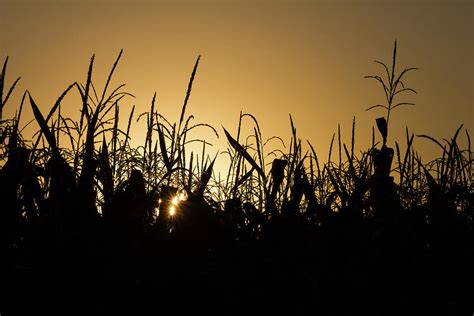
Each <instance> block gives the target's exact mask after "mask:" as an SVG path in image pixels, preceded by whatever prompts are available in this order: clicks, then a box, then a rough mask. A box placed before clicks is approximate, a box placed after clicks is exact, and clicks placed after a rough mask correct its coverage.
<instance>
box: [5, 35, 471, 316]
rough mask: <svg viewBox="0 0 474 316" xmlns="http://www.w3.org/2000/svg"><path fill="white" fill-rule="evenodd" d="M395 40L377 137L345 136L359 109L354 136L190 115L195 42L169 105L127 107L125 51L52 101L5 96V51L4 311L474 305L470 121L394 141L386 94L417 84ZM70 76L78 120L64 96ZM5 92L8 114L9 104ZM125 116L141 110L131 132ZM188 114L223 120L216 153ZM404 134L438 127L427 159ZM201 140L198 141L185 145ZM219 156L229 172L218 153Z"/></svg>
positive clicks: (365, 309) (340, 311)
mask: <svg viewBox="0 0 474 316" xmlns="http://www.w3.org/2000/svg"><path fill="white" fill-rule="evenodd" d="M396 53H397V46H396V43H395V46H394V50H393V61H392V65H386V64H385V63H382V62H379V61H376V63H378V64H380V65H381V66H382V68H383V69H384V75H383V76H378V75H374V76H367V78H369V79H371V80H375V81H376V82H377V83H378V84H379V85H380V86H381V87H382V89H383V90H384V93H385V96H386V100H385V102H384V104H378V105H375V106H373V107H371V108H369V109H368V110H371V109H372V108H383V109H384V110H385V111H386V116H385V117H380V118H377V119H376V121H375V123H376V127H377V130H375V129H374V130H373V137H372V146H371V147H370V148H367V149H366V150H365V151H361V152H356V151H355V148H354V147H355V146H354V144H355V138H356V121H355V119H354V121H353V125H352V141H351V143H350V144H343V143H341V132H340V129H338V131H337V133H335V134H334V135H333V138H332V141H331V146H330V150H329V153H327V154H326V153H324V154H321V153H318V152H316V150H315V149H314V146H313V144H312V143H311V142H302V141H301V139H300V138H299V135H298V133H297V128H296V126H294V124H293V120H292V117H291V116H290V117H289V124H290V127H291V131H292V135H291V141H290V143H289V144H285V143H284V142H283V140H282V139H281V138H279V137H271V138H269V139H264V138H263V137H262V132H261V130H260V126H259V123H258V120H257V118H256V117H254V116H253V115H252V114H250V113H241V114H240V117H239V119H238V122H237V133H236V134H231V133H230V132H229V131H228V130H227V129H229V130H230V127H227V129H226V128H223V129H222V130H220V129H217V128H215V127H213V126H211V125H209V124H207V123H195V122H194V116H193V115H191V114H189V110H188V101H189V100H190V97H191V91H192V86H193V82H194V80H195V77H196V73H197V71H198V66H199V62H200V57H198V58H197V60H196V63H195V65H194V68H193V70H192V73H191V76H190V80H189V83H188V88H187V92H186V95H185V99H184V103H183V106H182V109H181V114H180V117H179V121H177V122H172V121H170V120H168V119H167V118H165V117H164V116H163V115H161V114H160V113H159V111H158V110H157V108H158V106H157V104H156V103H157V102H156V94H155V96H154V97H153V99H152V100H151V104H150V105H149V111H147V112H145V113H141V114H139V113H135V106H134V107H133V108H131V109H126V113H123V112H124V108H123V107H121V106H120V105H121V104H122V103H123V102H124V101H125V100H127V98H131V97H133V95H132V94H131V93H130V92H127V91H125V90H124V85H119V86H117V87H112V86H110V83H111V82H112V78H113V75H114V72H115V71H116V68H117V67H118V66H119V62H120V59H121V56H122V52H120V54H119V55H118V57H117V59H116V61H115V63H114V64H113V66H112V68H111V71H110V73H109V75H108V78H107V81H106V82H105V85H104V89H103V91H97V90H96V88H95V86H97V84H94V83H93V74H94V56H92V58H91V60H90V66H89V69H88V71H87V73H85V81H84V82H74V83H72V84H71V85H69V86H68V87H67V89H66V90H65V91H64V92H63V93H62V94H61V95H60V96H59V97H58V99H57V101H56V102H55V104H54V105H53V106H52V107H51V108H50V110H49V112H47V113H42V112H41V111H40V109H39V106H38V105H37V104H36V102H35V99H34V96H33V95H32V94H30V92H29V91H28V90H26V91H25V92H23V95H22V98H21V103H20V104H18V105H15V104H11V103H10V102H8V101H9V99H10V97H11V96H12V95H13V94H15V93H18V91H17V90H15V87H16V85H17V83H18V82H19V80H20V78H18V79H17V80H15V81H14V82H13V84H12V85H11V86H10V87H8V86H7V85H6V77H7V65H8V58H7V59H6V60H5V62H4V64H3V69H2V72H1V76H0V120H1V126H0V166H1V170H0V179H1V182H0V183H1V184H0V186H1V190H0V194H1V195H0V198H1V203H2V204H1V211H0V230H1V232H2V235H1V236H2V239H1V240H2V243H1V251H2V272H3V273H4V277H5V280H6V281H5V283H4V286H5V288H8V289H9V290H8V292H9V293H10V294H8V295H7V296H4V297H3V298H2V301H1V302H0V313H2V315H3V313H5V315H9V314H24V313H27V312H28V311H30V310H31V311H33V310H35V311H38V310H41V311H45V312H48V313H62V311H64V310H66V311H74V312H76V311H77V312H78V313H87V314H89V313H111V312H115V311H121V312H123V310H126V311H127V312H130V313H133V314H137V313H138V314H141V313H144V312H145V311H146V310H155V311H156V312H160V311H163V310H172V311H182V310H184V309H186V308H190V306H201V305H199V304H202V303H203V302H207V303H206V304H205V306H201V308H202V310H203V311H215V312H219V313H221V312H222V313H224V314H242V313H247V312H251V313H257V312H260V313H261V312H264V313H269V312H270V311H273V312H275V311H277V312H278V311H279V312H281V311H283V310H284V311H287V312H288V313H291V314H306V313H309V312H311V313H313V314H314V313H316V314H317V313H318V312H319V313H320V314H327V315H352V314H358V313H365V314H368V315H387V314H394V315H395V314H396V315H399V314H412V313H416V312H418V313H421V314H428V313H433V312H436V313H441V314H444V315H458V314H461V313H462V312H465V311H467V312H469V313H472V312H473V311H474V305H472V299H469V292H471V291H469V290H467V289H469V288H472V284H473V283H472V282H473V281H474V279H473V272H472V266H473V263H474V262H473V255H474V252H473V249H474V247H473V241H474V234H473V228H474V226H473V225H474V219H473V216H474V212H473V210H474V208H473V205H474V173H473V171H474V170H473V167H474V166H473V152H472V149H471V141H470V135H469V132H468V131H467V130H466V129H464V128H463V126H462V125H461V126H460V127H459V128H458V129H457V130H456V131H455V132H454V134H453V136H452V137H451V138H449V139H444V140H437V139H434V138H432V137H430V136H428V135H414V134H411V133H410V132H409V130H408V129H407V130H406V139H405V140H403V141H402V142H401V143H398V142H395V145H396V146H395V148H390V147H388V145H387V139H388V131H389V123H390V122H391V121H390V115H391V113H392V111H394V110H395V109H396V108H398V107H400V106H406V105H409V106H411V105H413V103H407V102H399V103H397V101H396V99H397V97H398V94H399V93H408V94H410V93H416V91H415V90H414V89H412V88H409V87H405V86H404V84H403V81H402V79H403V78H404V76H406V75H407V73H409V72H411V71H414V70H416V68H405V69H404V70H402V71H401V72H398V73H397V68H396ZM8 74H9V73H8ZM75 92H78V96H79V98H78V100H77V103H78V104H79V107H80V109H81V112H80V113H81V114H80V118H79V119H78V120H74V119H72V118H69V117H65V116H63V115H62V114H61V107H62V101H63V99H64V98H65V96H67V95H69V94H73V93H75ZM5 107H17V111H16V115H15V116H14V117H12V118H5V117H2V115H1V113H2V110H3V109H4V108H5ZM415 110H416V109H415ZM26 111H31V112H32V113H33V115H34V122H31V124H36V126H37V132H36V133H35V134H34V135H33V137H32V138H31V139H25V138H24V137H23V136H22V126H20V120H21V117H22V114H23V113H24V112H26ZM124 118H126V119H125V120H124ZM392 119H393V118H392ZM133 124H142V125H144V126H145V128H146V136H145V139H143V140H139V141H140V142H141V144H142V145H140V146H136V147H133V146H132V145H131V133H130V130H131V127H132V125H133ZM244 124H250V127H251V128H253V134H250V135H245V134H244V133H243V132H242V130H244V128H243V125H244ZM197 129H205V130H207V131H208V132H209V133H211V134H215V135H217V136H222V137H225V139H226V140H227V143H228V146H227V148H226V149H224V150H222V151H221V152H220V153H219V154H217V155H215V156H210V155H209V154H208V151H209V148H210V146H212V144H210V143H209V142H208V140H202V139H198V138H195V137H194V136H193V132H194V131H195V130H197ZM245 130H247V129H245ZM462 137H464V138H465V139H466V142H465V143H467V148H460V146H459V143H460V141H459V139H460V138H462ZM415 138H419V139H420V140H422V141H427V142H433V143H435V144H436V146H437V147H438V149H439V150H438V152H439V156H438V157H439V158H436V159H434V160H432V161H422V159H421V158H420V156H419V155H418V153H417V151H416V149H415V148H413V141H414V139H415ZM378 139H381V140H380V141H379V140H378ZM59 144H61V146H60V145H59ZM196 144H200V146H202V150H200V151H195V150H194V151H193V150H190V147H191V146H193V148H195V145H196ZM270 144H272V145H273V146H272V147H271V150H269V149H268V148H269V147H270ZM274 144H279V145H278V146H279V147H278V149H275V146H274ZM402 148H404V150H402ZM224 156H225V159H227V161H229V164H228V170H227V173H226V174H224V175H222V174H219V173H217V172H216V170H214V164H215V161H216V160H219V159H224ZM180 303H181V304H180ZM182 303H187V304H182ZM183 305H187V307H185V306H183ZM66 313H68V312H66Z"/></svg>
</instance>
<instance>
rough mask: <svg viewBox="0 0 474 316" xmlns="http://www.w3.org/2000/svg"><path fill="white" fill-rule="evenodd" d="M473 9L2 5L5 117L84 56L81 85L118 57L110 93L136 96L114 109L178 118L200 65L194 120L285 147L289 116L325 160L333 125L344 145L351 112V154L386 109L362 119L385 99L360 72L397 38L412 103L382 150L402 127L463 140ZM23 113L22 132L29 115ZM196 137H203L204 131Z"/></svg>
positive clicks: (306, 4)
mask: <svg viewBox="0 0 474 316" xmlns="http://www.w3.org/2000/svg"><path fill="white" fill-rule="evenodd" d="M473 7H474V5H473V2H472V1H453V0H443V1H439V0H438V1H395V0H393V1H388V0H378V1H376V0H366V1H357V0H356V1H348V0H347V1H343V0H336V1H317V0H315V1H310V0H308V1H289V0H288V1H250V0H248V1H237V0H236V1H231V0H227V1H198V0H195V1H151V0H150V1H144V0H135V1H112V0H109V1H105V0H103V1H73V0H70V1H67V0H63V1H59V0H56V1H43V0H30V1H26V0H23V1H10V0H8V1H6V0H0V58H1V60H2V61H3V60H4V58H5V57H6V56H7V55H8V56H10V63H9V71H8V74H7V75H8V78H7V82H8V83H11V82H12V80H14V77H17V76H22V80H21V81H20V83H19V85H18V89H17V91H16V93H15V95H14V97H13V99H12V100H11V101H10V103H9V104H7V106H6V108H5V109H4V116H7V117H8V116H12V115H13V113H14V111H15V110H16V109H17V107H18V104H19V98H20V96H21V94H22V92H23V91H24V90H25V89H29V91H30V92H31V94H32V95H33V97H34V98H35V100H36V101H37V103H38V105H39V106H40V108H41V110H42V111H43V112H46V111H48V110H49V108H50V107H51V106H52V105H53V104H54V101H55V100H56V98H57V97H58V96H59V95H60V94H61V92H62V91H63V90H64V89H65V88H66V87H67V86H68V85H69V84H70V83H72V82H74V81H80V82H84V81H85V78H86V74H87V67H88V63H89V60H90V57H91V55H92V54H96V60H95V72H94V76H93V80H94V82H95V83H96V85H97V86H98V87H99V88H100V87H102V86H103V84H104V82H105V76H106V75H107V72H108V71H109V69H110V67H111V65H112V63H113V61H114V60H115V58H116V56H117V54H118V52H119V51H120V49H122V48H123V49H124V55H123V56H122V60H121V63H120V65H119V67H118V69H117V72H116V76H115V78H114V80H113V86H117V85H118V84H121V83H126V84H127V88H126V90H127V91H129V92H131V93H133V94H134V95H136V99H129V100H128V101H125V102H123V103H122V105H121V111H122V112H126V113H128V112H129V109H130V108H131V106H132V105H133V104H136V106H137V110H136V113H140V112H144V111H145V110H147V109H148V108H149V105H150V101H151V98H152V96H153V93H154V92H155V91H156V92H157V100H158V110H159V111H160V112H161V113H163V114H164V115H165V116H166V117H168V119H170V120H172V121H178V120H179V114H180V109H181V105H182V103H183V100H184V96H185V92H186V87H187V83H188V79H189V75H190V73H191V70H192V67H193V65H194V62H195V60H196V58H197V56H198V55H202V59H201V63H200V66H199V69H198V74H197V77H196V80H195V84H194V87H193V92H192V95H191V99H190V103H189V106H188V109H189V111H190V113H193V114H194V115H195V117H196V122H206V123H209V124H211V125H213V126H215V127H216V128H218V130H219V132H222V129H221V125H223V126H225V127H226V128H227V129H228V130H229V131H230V132H231V133H235V132H236V128H237V119H238V116H239V112H240V111H241V110H242V111H244V112H249V113H252V114H254V115H255V116H256V117H257V119H258V120H259V123H260V126H261V128H262V132H263V136H264V137H270V136H273V135H277V136H281V137H283V138H284V139H285V140H286V141H288V140H289V138H290V135H291V133H290V124H289V116H288V114H289V113H291V114H292V116H293V119H294V121H295V124H296V127H297V129H298V133H299V137H301V138H302V139H303V140H306V139H308V140H310V141H311V142H312V143H313V144H314V146H315V148H316V150H317V152H318V153H319V154H320V155H322V156H323V159H325V157H326V156H327V151H328V148H329V142H330V140H331V136H332V134H333V133H334V132H335V131H337V124H338V123H340V124H341V129H342V132H343V140H344V141H346V142H349V141H350V130H351V122H352V117H353V116H356V120H357V127H356V130H357V134H356V135H357V137H356V149H357V150H364V149H366V148H367V146H368V145H369V143H370V140H371V130H372V126H373V125H374V122H375V118H376V117H379V116H382V115H383V114H384V113H382V112H380V111H379V112H377V111H370V112H365V111H364V109H365V108H367V107H368V106H370V105H373V104H376V103H381V102H383V101H384V99H383V94H382V92H381V90H380V88H379V86H377V85H376V83H375V82H372V81H370V80H367V79H363V76H364V75H368V74H375V73H377V74H383V72H382V70H383V69H382V68H381V67H379V66H378V65H377V64H375V63H373V60H374V59H378V60H382V61H385V62H387V63H390V61H391V53H392V48H393V42H394V40H395V39H397V40H398V53H399V54H398V57H399V59H398V62H399V65H400V66H401V67H405V66H416V67H419V68H420V70H419V71H417V72H413V73H410V74H409V75H408V77H407V80H406V82H405V83H406V84H408V85H409V86H410V87H413V88H414V89H416V90H417V91H418V95H407V98H404V99H403V100H405V101H413V102H415V103H416V105H415V106H414V107H405V108H400V109H399V110H397V111H395V113H394V114H393V116H392V117H391V127H390V129H391V130H390V133H391V135H390V140H389V143H390V144H391V145H393V141H394V140H398V141H399V142H401V143H403V144H404V139H405V137H404V133H405V126H408V127H409V129H410V131H412V132H414V133H415V134H429V135H431V136H433V137H436V138H442V137H445V138H448V137H451V136H452V135H453V133H454V131H455V130H456V128H457V127H458V126H459V125H460V124H461V123H464V125H465V126H466V127H467V128H468V129H469V131H471V133H472V127H473V118H474V113H473V112H474V110H473V91H474V89H473V88H474V85H473V73H474V61H473V57H474V49H473V47H474V36H473V35H474V22H473V21H474V16H473V15H474V14H473V11H474V9H473ZM399 69H400V68H399ZM79 104H80V98H79V96H78V95H77V92H74V93H72V94H71V96H70V97H69V98H67V99H66V100H65V105H64V108H63V113H64V112H67V111H70V113H71V115H78V113H79V109H80V105H79ZM26 109H28V111H27V112H25V119H24V121H22V122H23V123H26V122H27V121H28V118H31V117H32V116H31V110H30V109H29V108H28V107H27V108H26ZM122 124H125V119H122ZM247 124H248V126H251V124H250V121H247ZM141 126H143V125H141ZM203 131H204V130H203ZM135 132H136V133H137V135H139V133H140V131H139V129H138V127H137V129H136V130H135ZM195 137H206V138H208V139H209V140H211V141H212V140H213V138H212V133H209V132H207V131H205V133H203V134H200V133H196V134H195ZM223 138H224V135H223V133H222V135H221V139H223ZM217 143H218V142H216V144H217ZM415 146H416V148H418V150H419V151H420V152H421V154H422V155H423V156H426V157H430V158H431V157H432V155H433V154H434V152H435V151H436V150H437V148H436V147H435V146H433V145H432V144H430V143H428V142H427V141H426V140H423V139H417V140H415ZM402 147H404V146H402ZM436 153H437V152H436Z"/></svg>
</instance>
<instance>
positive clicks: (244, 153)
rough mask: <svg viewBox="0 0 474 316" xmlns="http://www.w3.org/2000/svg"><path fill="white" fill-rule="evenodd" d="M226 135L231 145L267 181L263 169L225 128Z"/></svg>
mask: <svg viewBox="0 0 474 316" xmlns="http://www.w3.org/2000/svg"><path fill="white" fill-rule="evenodd" d="M223 129H224V133H225V135H226V137H227V140H228V141H229V143H230V145H231V146H232V147H233V148H234V149H235V150H236V151H237V152H238V153H239V154H240V155H242V156H243V157H244V158H245V159H246V160H247V161H248V162H249V163H250V165H252V167H253V168H254V169H255V170H256V171H257V172H258V174H259V175H260V176H261V177H262V178H263V179H265V173H264V172H263V170H262V168H260V166H259V165H258V164H257V163H256V162H255V160H254V159H253V158H252V156H250V154H249V153H248V152H247V150H245V148H244V147H242V145H240V144H239V142H237V141H236V140H235V139H234V138H233V137H232V136H231V135H230V134H229V132H227V130H226V129H225V128H223Z"/></svg>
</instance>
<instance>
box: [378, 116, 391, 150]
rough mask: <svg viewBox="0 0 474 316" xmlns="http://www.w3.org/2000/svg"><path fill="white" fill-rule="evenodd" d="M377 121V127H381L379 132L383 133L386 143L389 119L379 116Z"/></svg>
mask: <svg viewBox="0 0 474 316" xmlns="http://www.w3.org/2000/svg"><path fill="white" fill-rule="evenodd" d="M375 121H376V123H377V128H378V129H379V132H380V134H381V135H382V138H383V143H384V145H385V143H386V142H387V133H388V130H387V121H386V120H385V118H384V117H379V118H377V119H376V120H375Z"/></svg>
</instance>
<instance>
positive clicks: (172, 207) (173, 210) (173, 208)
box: [169, 205, 176, 216]
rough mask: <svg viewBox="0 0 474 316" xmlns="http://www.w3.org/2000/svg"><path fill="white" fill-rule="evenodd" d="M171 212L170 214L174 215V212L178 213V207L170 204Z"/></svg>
mask: <svg viewBox="0 0 474 316" xmlns="http://www.w3.org/2000/svg"><path fill="white" fill-rule="evenodd" d="M169 214H170V216H174V214H176V207H175V206H174V205H172V206H170V211H169Z"/></svg>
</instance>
